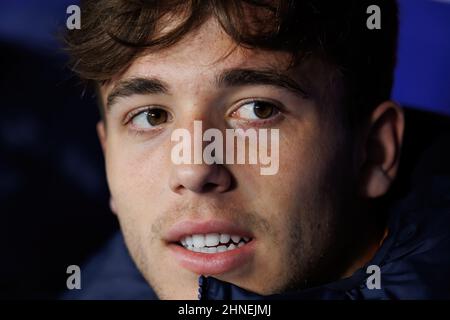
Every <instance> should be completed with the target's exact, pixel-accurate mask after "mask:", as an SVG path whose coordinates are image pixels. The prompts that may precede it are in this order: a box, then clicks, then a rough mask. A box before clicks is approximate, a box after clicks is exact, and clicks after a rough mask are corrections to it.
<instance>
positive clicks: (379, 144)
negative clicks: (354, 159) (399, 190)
mask: <svg viewBox="0 0 450 320" xmlns="http://www.w3.org/2000/svg"><path fill="white" fill-rule="evenodd" d="M403 130H404V116H403V111H402V109H401V108H400V106H399V105H397V104H396V103H395V102H393V101H386V102H384V103H382V104H380V105H379V106H378V107H377V108H376V109H375V110H374V111H373V112H372V114H371V116H370V119H369V128H368V131H366V132H367V136H366V139H365V141H364V143H363V146H362V147H363V157H362V163H361V172H360V173H361V185H360V190H361V195H362V196H363V197H367V198H376V197H380V196H382V195H384V194H385V193H386V192H387V191H388V190H389V187H390V186H391V184H392V182H393V180H394V178H395V176H396V175H397V170H398V164H399V159H400V149H401V145H402V140H403Z"/></svg>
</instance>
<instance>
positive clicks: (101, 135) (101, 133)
mask: <svg viewBox="0 0 450 320" xmlns="http://www.w3.org/2000/svg"><path fill="white" fill-rule="evenodd" d="M97 135H98V139H99V141H100V145H101V146H102V150H103V154H105V151H106V128H105V122H104V121H103V120H100V121H99V122H98V123H97Z"/></svg>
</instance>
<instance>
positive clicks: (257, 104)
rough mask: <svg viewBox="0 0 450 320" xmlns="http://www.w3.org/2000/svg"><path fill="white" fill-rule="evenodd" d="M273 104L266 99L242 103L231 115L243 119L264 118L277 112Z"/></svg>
mask: <svg viewBox="0 0 450 320" xmlns="http://www.w3.org/2000/svg"><path fill="white" fill-rule="evenodd" d="M278 112H279V109H278V108H277V107H276V106H275V104H273V103H271V102H266V101H256V100H255V101H250V102H246V103H244V104H243V105H242V106H241V107H240V108H239V109H237V110H236V111H235V112H234V113H233V115H234V116H235V117H237V118H240V119H245V120H252V121H253V120H264V119H268V118H271V117H273V116H275V115H276V114H278Z"/></svg>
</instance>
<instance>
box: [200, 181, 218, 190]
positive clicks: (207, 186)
mask: <svg viewBox="0 0 450 320" xmlns="http://www.w3.org/2000/svg"><path fill="white" fill-rule="evenodd" d="M218 187H219V186H218V185H217V184H215V183H210V182H209V183H206V184H205V185H204V186H203V189H202V192H211V191H214V190H215V189H216V188H218Z"/></svg>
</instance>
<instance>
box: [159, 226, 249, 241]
mask: <svg viewBox="0 0 450 320" xmlns="http://www.w3.org/2000/svg"><path fill="white" fill-rule="evenodd" d="M208 233H226V234H229V235H238V236H241V237H248V238H254V236H253V234H252V233H251V232H250V231H248V230H245V229H243V228H242V227H240V226H238V225H237V224H235V223H233V222H231V221H227V220H203V221H197V220H182V221H179V222H176V223H175V224H174V225H173V226H172V227H171V228H170V229H169V230H168V231H167V232H166V234H165V235H164V237H163V239H164V240H165V241H166V242H169V243H174V242H179V241H181V239H183V238H184V237H186V236H190V235H193V234H208Z"/></svg>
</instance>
